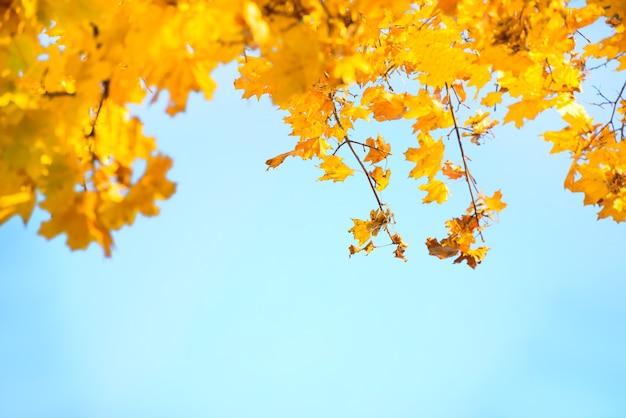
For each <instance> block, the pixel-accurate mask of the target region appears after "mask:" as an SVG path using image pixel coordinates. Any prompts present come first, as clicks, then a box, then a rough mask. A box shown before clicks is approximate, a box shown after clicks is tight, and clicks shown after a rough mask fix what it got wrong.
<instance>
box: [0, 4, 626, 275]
mask: <svg viewBox="0 0 626 418" xmlns="http://www.w3.org/2000/svg"><path fill="white" fill-rule="evenodd" d="M574 3H576V2H573V1H572V2H567V1H564V0H490V1H484V0H439V1H436V0H419V1H405V0H393V1H392V0H384V1H379V0H377V1H374V0H254V1H252V0H228V1H225V0H213V1H211V0H119V1H118V2H115V3H112V2H110V1H109V0H87V1H81V2H75V1H71V0H56V1H49V0H0V40H1V42H0V62H1V63H2V65H1V68H2V73H1V74H0V223H4V222H6V221H7V220H8V219H10V218H12V217H13V216H19V217H20V218H21V219H22V220H23V221H24V223H26V222H28V220H29V218H30V216H31V214H32V213H33V210H34V209H35V207H36V206H37V205H38V206H39V207H40V208H41V209H43V210H44V211H46V212H48V213H49V219H48V220H45V221H44V222H43V223H42V224H41V227H40V229H39V234H40V235H42V236H44V237H46V238H48V239H51V238H53V237H55V236H57V235H60V234H65V235H66V236H67V245H68V246H69V247H70V248H71V249H84V248H86V247H88V246H89V245H90V244H91V243H92V242H96V243H98V244H99V245H100V246H101V247H102V248H103V250H104V253H105V254H106V255H107V256H110V255H111V249H112V246H113V237H112V231H115V230H118V229H120V228H122V227H123V226H125V225H131V224H132V223H133V222H134V220H135V218H136V216H137V214H143V215H146V216H153V215H156V214H157V213H158V212H159V208H158V206H157V205H156V202H157V201H158V200H162V199H168V198H170V197H171V196H172V195H173V194H174V192H175V189H176V186H175V184H174V183H173V182H171V181H170V180H168V178H167V173H168V170H169V168H170V167H171V166H172V161H171V160H170V158H169V157H167V156H165V155H163V154H162V153H160V152H159V149H158V147H157V143H156V140H155V139H154V138H152V137H149V136H146V135H144V134H143V133H142V127H143V124H142V121H141V120H140V119H139V118H138V117H136V116H132V115H131V114H130V112H129V109H128V106H129V105H130V104H138V103H146V102H154V101H156V100H157V99H158V98H159V96H160V95H162V94H166V95H167V108H166V112H167V113H168V114H170V115H176V114H177V113H179V112H183V111H185V107H186V104H187V99H188V96H189V94H190V93H192V92H201V93H202V94H204V96H205V97H206V99H207V100H210V99H211V96H212V92H213V91H214V89H215V88H216V84H215V82H214V81H213V80H212V78H211V72H212V70H214V69H215V68H216V67H217V66H219V65H220V64H225V63H230V62H237V63H238V70H239V76H238V78H237V79H235V80H234V84H235V87H236V88H237V89H240V90H241V91H242V93H243V94H242V95H243V98H251V97H256V98H260V97H262V96H268V97H269V98H270V99H271V100H272V102H273V103H274V104H275V105H276V106H277V107H278V108H279V109H280V110H281V111H283V112H285V115H286V116H285V117H284V122H285V123H286V124H288V125H289V126H290V128H291V135H292V136H293V137H294V147H293V149H291V150H285V151H286V152H284V153H283V154H280V155H278V156H275V157H273V158H270V159H269V160H267V162H266V164H267V165H268V168H276V167H278V166H279V165H281V164H282V163H283V162H284V161H285V160H286V159H287V158H288V157H296V158H300V159H303V160H309V159H314V160H317V161H318V162H319V168H320V169H321V172H322V174H321V177H320V178H319V180H332V181H333V182H341V181H344V180H345V179H346V178H347V177H350V176H362V177H363V178H364V183H363V184H364V185H365V186H364V191H365V192H366V193H371V195H372V201H373V209H372V210H371V211H370V213H369V215H368V216H366V217H364V218H362V219H360V218H355V219H353V220H352V225H351V228H350V230H349V232H350V233H352V235H353V237H354V240H355V242H354V244H353V245H351V246H350V247H349V252H350V254H355V253H358V252H365V253H366V254H369V253H370V252H371V251H373V250H374V249H375V248H377V247H380V246H385V245H392V246H393V248H394V249H395V251H394V254H395V256H396V257H398V258H400V259H403V260H405V257H404V253H405V249H406V247H407V244H406V243H405V242H404V241H403V240H402V237H401V235H400V234H399V233H398V232H396V230H395V221H394V215H393V212H392V210H391V207H390V205H389V204H388V203H392V202H386V201H385V200H384V197H383V192H384V189H385V188H386V187H387V185H388V182H389V181H390V177H391V173H392V167H390V166H391V165H392V164H391V163H390V161H389V160H390V159H389V158H388V157H389V156H390V155H391V154H392V152H393V153H403V154H404V156H405V158H406V160H408V161H410V162H411V163H414V167H413V169H412V170H411V171H410V172H409V173H408V175H409V177H412V178H414V179H416V180H418V181H420V184H419V190H420V191H421V192H420V193H422V197H423V203H426V204H430V203H437V204H442V203H444V202H446V201H447V200H448V197H449V185H450V183H452V182H461V183H464V184H465V185H466V187H465V189H466V196H465V197H464V198H466V199H467V201H468V205H467V210H466V211H465V212H463V213H461V214H459V216H457V217H454V218H452V219H450V220H448V221H447V222H446V228H447V236H445V237H443V238H432V237H427V238H426V246H427V249H428V251H429V253H430V254H431V255H434V256H436V257H439V258H448V257H454V262H455V263H457V262H463V261H464V262H466V263H467V264H468V265H469V266H470V267H472V268H473V267H475V266H476V265H477V264H478V263H480V262H481V261H482V260H483V259H484V257H485V255H486V253H487V251H488V247H487V246H486V245H485V242H484V241H485V240H484V237H483V230H484V229H485V228H486V227H487V226H488V225H489V224H491V223H492V222H494V221H496V220H497V219H498V216H499V213H500V211H501V210H502V209H504V208H505V207H506V203H504V202H503V200H502V199H503V193H502V192H501V190H493V191H489V192H483V191H482V190H481V189H480V187H479V186H478V185H479V179H476V178H474V177H473V176H472V173H471V169H472V167H471V161H470V159H469V158H468V156H467V155H466V151H467V149H468V148H469V147H476V146H479V145H481V144H483V143H484V140H485V138H486V136H488V135H490V134H491V131H492V129H493V128H494V127H496V125H498V124H505V123H513V124H514V125H515V126H516V127H517V128H522V127H523V126H524V125H525V124H526V123H527V122H528V121H530V120H532V119H534V118H536V117H537V116H538V115H539V114H540V113H542V112H544V111H547V110H556V111H557V112H558V114H560V116H561V119H562V121H558V123H555V126H554V130H552V131H547V132H545V133H543V139H545V140H546V141H548V142H550V143H551V144H552V151H551V152H552V153H567V154H568V155H569V156H570V157H571V168H570V170H569V172H568V173H567V176H566V177H565V179H564V185H565V188H566V189H568V190H570V191H572V192H581V193H583V194H584V204H585V205H596V206H597V207H598V209H599V212H598V217H599V218H612V219H613V220H615V221H616V222H622V221H624V220H626V142H624V134H625V132H624V130H625V126H626V125H625V124H626V98H625V97H624V94H623V93H624V89H625V88H626V83H624V84H623V85H622V87H621V90H619V92H616V93H615V94H608V93H607V94H604V93H601V96H602V98H603V102H602V103H599V104H598V105H599V106H601V107H602V108H603V109H604V112H602V114H601V115H602V116H601V118H598V117H595V118H594V117H592V116H591V112H590V111H589V107H590V106H592V104H589V103H585V102H584V101H582V100H581V99H580V93H581V91H582V88H583V84H584V83H585V82H587V83H588V82H589V81H588V80H589V79H590V77H591V76H592V75H593V74H594V70H597V69H598V68H601V67H603V68H604V69H606V68H609V69H610V71H612V72H613V73H614V74H615V77H617V76H618V73H619V72H620V71H622V70H624V69H625V68H626V55H625V53H626V35H625V29H626V21H625V19H626V2H623V1H622V0H588V1H587V2H578V3H577V4H574ZM592 25H602V27H603V29H604V30H605V31H606V33H607V34H608V35H607V36H606V37H604V38H603V39H599V40H594V41H592V40H590V39H589V38H588V36H586V34H585V31H586V30H590V29H589V28H590V27H591V26H592ZM402 120H404V121H408V122H409V123H411V124H412V134H413V136H414V138H415V143H414V145H413V146H410V147H408V148H406V146H403V145H402V144H400V143H399V142H400V141H396V142H394V141H392V140H390V139H389V138H386V137H385V135H384V131H383V132H382V133H379V134H378V135H375V137H374V136H372V137H366V138H363V137H362V136H365V135H361V134H360V131H359V129H358V128H359V126H363V123H381V124H380V129H381V130H383V129H384V127H385V124H383V123H382V122H387V121H397V122H396V123H401V121H402ZM444 138H448V140H445V141H444ZM453 155H455V156H458V158H456V160H455V158H454V157H453ZM394 170H395V169H394ZM405 174H406V173H405ZM397 175H398V174H396V176H397Z"/></svg>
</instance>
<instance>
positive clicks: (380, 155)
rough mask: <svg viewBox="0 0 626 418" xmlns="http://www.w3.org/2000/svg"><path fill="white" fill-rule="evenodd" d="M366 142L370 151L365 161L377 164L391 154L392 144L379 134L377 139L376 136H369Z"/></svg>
mask: <svg viewBox="0 0 626 418" xmlns="http://www.w3.org/2000/svg"><path fill="white" fill-rule="evenodd" d="M365 144H366V145H367V146H368V147H369V151H368V153H367V155H366V156H365V160H363V161H365V162H370V163H372V164H376V163H378V162H380V161H382V160H384V159H385V158H387V157H388V156H389V155H390V151H391V145H389V144H387V143H386V142H385V139H384V138H383V137H382V136H380V135H377V136H376V140H374V138H367V139H366V140H365Z"/></svg>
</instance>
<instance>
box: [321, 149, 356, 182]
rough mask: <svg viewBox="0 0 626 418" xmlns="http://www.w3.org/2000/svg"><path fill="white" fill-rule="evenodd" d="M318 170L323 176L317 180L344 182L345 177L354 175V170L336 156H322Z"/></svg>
mask: <svg viewBox="0 0 626 418" xmlns="http://www.w3.org/2000/svg"><path fill="white" fill-rule="evenodd" d="M322 161H323V162H322V163H321V164H320V166H319V167H320V168H321V169H322V170H324V172H325V173H324V175H323V176H322V177H320V178H319V179H318V180H332V181H333V182H338V181H344V180H345V179H346V177H348V176H352V175H354V170H352V169H351V168H350V167H348V166H347V165H345V164H344V163H343V158H341V157H338V156H336V155H323V156H322Z"/></svg>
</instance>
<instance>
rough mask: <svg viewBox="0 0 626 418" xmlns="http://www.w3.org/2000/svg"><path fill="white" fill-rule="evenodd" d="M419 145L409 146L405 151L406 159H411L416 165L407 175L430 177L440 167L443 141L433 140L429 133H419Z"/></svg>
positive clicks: (416, 177) (415, 177)
mask: <svg viewBox="0 0 626 418" xmlns="http://www.w3.org/2000/svg"><path fill="white" fill-rule="evenodd" d="M418 139H419V143H420V147H419V148H409V149H408V150H407V151H406V152H405V153H404V155H405V157H406V159H407V161H412V162H414V163H415V164H416V166H415V167H414V168H413V169H412V170H411V172H410V173H409V177H413V178H414V179H418V178H420V177H423V176H425V177H428V178H432V177H434V176H435V174H437V172H438V171H439V170H440V169H441V160H443V152H444V145H443V141H442V140H441V139H440V140H439V141H434V140H433V138H432V137H431V136H430V135H426V134H420V135H419V136H418Z"/></svg>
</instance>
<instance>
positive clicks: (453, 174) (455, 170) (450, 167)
mask: <svg viewBox="0 0 626 418" xmlns="http://www.w3.org/2000/svg"><path fill="white" fill-rule="evenodd" d="M441 173H442V174H443V175H444V176H446V177H448V178H449V179H451V180H456V179H460V178H461V177H465V171H464V170H463V169H462V168H461V167H459V166H458V165H456V164H452V161H450V160H446V162H445V163H444V164H443V167H442V168H441Z"/></svg>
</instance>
